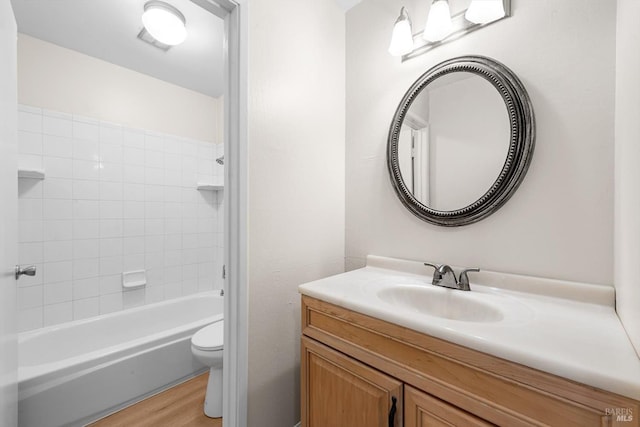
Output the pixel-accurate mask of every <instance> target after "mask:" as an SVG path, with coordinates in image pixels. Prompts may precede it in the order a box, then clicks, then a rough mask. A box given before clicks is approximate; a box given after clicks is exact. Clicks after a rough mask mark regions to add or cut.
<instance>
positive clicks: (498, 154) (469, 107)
mask: <svg viewBox="0 0 640 427" xmlns="http://www.w3.org/2000/svg"><path fill="white" fill-rule="evenodd" d="M508 150H509V115H508V111H507V109H506V106H505V103H504V101H503V100H502V97H501V96H500V94H499V92H498V91H497V90H496V89H495V88H494V87H493V85H492V84H491V83H490V82H489V81H487V80H486V79H485V78H483V77H481V76H478V75H476V74H473V73H469V72H457V73H450V74H447V75H444V76H441V77H438V78H437V79H435V80H434V81H433V82H432V83H430V84H429V86H428V87H427V88H425V90H422V91H421V92H420V93H419V94H418V95H417V96H416V98H415V99H414V101H413V103H412V104H411V107H410V108H409V110H408V111H407V114H406V116H405V119H404V121H403V123H402V128H401V130H400V135H399V139H398V162H399V166H400V172H401V175H402V179H403V181H404V183H405V185H406V186H407V188H408V189H409V191H410V192H411V193H412V194H413V196H414V197H415V198H416V200H418V201H419V202H420V203H422V204H424V205H426V206H429V207H430V208H432V209H434V210H438V211H452V210H456V209H461V208H463V207H465V206H468V205H470V204H472V203H473V202H475V201H476V200H478V199H479V198H480V197H482V195H483V194H484V193H485V192H486V191H487V189H489V188H491V185H492V184H493V183H494V182H495V180H496V179H497V178H498V175H499V174H500V172H501V170H502V167H503V165H504V162H505V160H506V157H507V153H508Z"/></svg>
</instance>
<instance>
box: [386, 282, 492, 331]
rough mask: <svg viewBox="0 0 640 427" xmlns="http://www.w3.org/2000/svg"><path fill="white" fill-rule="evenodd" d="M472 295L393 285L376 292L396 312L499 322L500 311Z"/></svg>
mask: <svg viewBox="0 0 640 427" xmlns="http://www.w3.org/2000/svg"><path fill="white" fill-rule="evenodd" d="M472 292H473V291H471V292H464V291H458V290H455V289H445V288H441V287H437V286H422V285H396V286H392V287H389V288H385V289H382V290H380V291H378V294H377V295H378V298H380V299H381V300H383V301H385V302H386V303H388V304H391V305H394V306H396V307H398V308H399V309H404V310H411V311H413V312H416V313H421V314H427V315H430V316H436V317H441V318H445V319H450V320H459V321H464V322H499V321H501V320H502V319H504V314H503V313H502V311H501V310H500V309H499V308H497V307H494V306H493V305H491V304H487V303H485V302H483V301H480V300H479V299H480V298H483V297H485V296H486V295H484V294H482V295H479V296H478V297H477V296H476V295H472Z"/></svg>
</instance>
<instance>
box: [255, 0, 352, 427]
mask: <svg viewBox="0 0 640 427" xmlns="http://www.w3.org/2000/svg"><path fill="white" fill-rule="evenodd" d="M250 5H251V9H250V12H249V71H248V73H249V74H248V84H249V105H248V122H249V129H248V144H249V147H248V150H249V153H248V156H249V171H250V172H249V206H248V212H249V214H248V215H249V230H248V231H249V242H248V245H249V254H248V258H249V273H248V274H249V283H248V288H249V391H248V405H249V407H248V424H249V425H250V426H256V427H257V426H260V427H283V426H293V425H294V424H296V422H297V421H298V420H299V419H300V408H299V406H300V405H299V402H300V394H299V388H300V381H299V354H300V295H299V294H298V291H297V286H298V285H299V284H301V283H304V282H307V281H310V280H314V279H318V278H321V277H325V276H328V275H331V274H335V273H340V272H342V271H343V268H344V131H345V128H344V120H345V112H344V99H345V98H344V97H345V80H344V70H345V50H344V38H345V32H344V19H345V18H344V13H343V11H342V10H341V9H340V8H339V7H338V6H337V4H336V3H335V2H334V1H332V0H324V1H316V0H309V1H300V0H277V1H276V0H251V2H250Z"/></svg>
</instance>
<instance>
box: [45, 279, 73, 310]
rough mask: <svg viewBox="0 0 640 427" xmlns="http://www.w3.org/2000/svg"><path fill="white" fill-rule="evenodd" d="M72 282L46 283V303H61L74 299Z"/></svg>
mask: <svg viewBox="0 0 640 427" xmlns="http://www.w3.org/2000/svg"><path fill="white" fill-rule="evenodd" d="M71 283H72V282H71V281H66V282H57V283H45V284H44V305H45V306H46V305H48V304H59V303H62V302H70V301H71V300H73V293H72V289H73V288H72V284H71Z"/></svg>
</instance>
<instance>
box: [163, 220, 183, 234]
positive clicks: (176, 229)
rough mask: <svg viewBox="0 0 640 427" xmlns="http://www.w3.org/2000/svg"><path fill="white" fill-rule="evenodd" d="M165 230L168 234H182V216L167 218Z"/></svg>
mask: <svg viewBox="0 0 640 427" xmlns="http://www.w3.org/2000/svg"><path fill="white" fill-rule="evenodd" d="M164 232H165V233H166V234H182V218H165V219H164Z"/></svg>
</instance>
